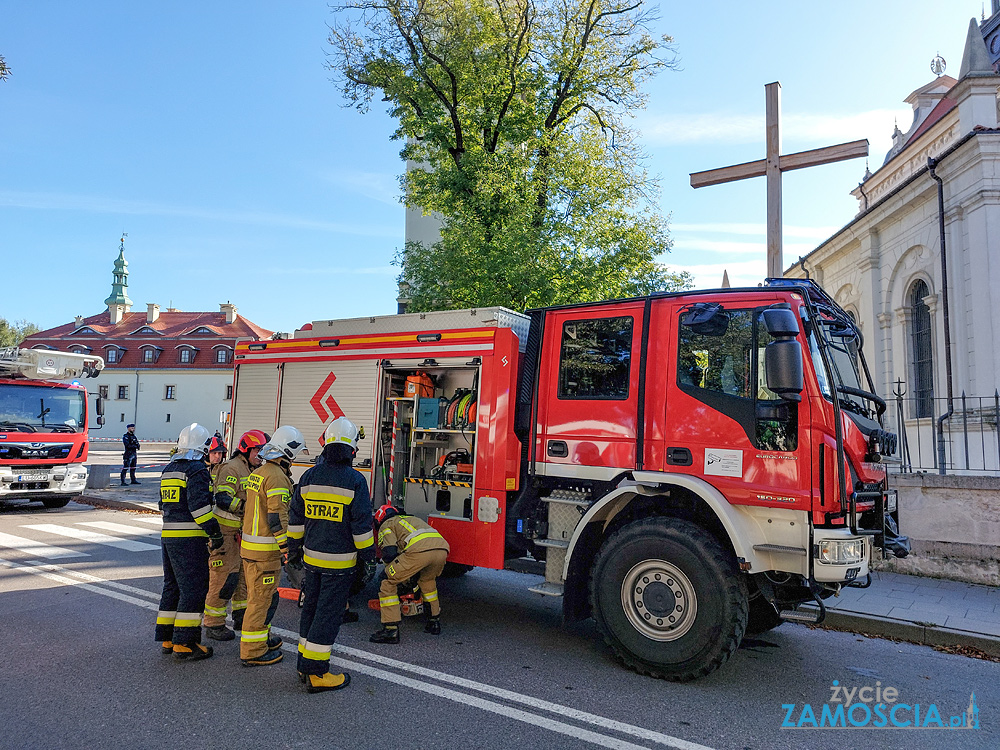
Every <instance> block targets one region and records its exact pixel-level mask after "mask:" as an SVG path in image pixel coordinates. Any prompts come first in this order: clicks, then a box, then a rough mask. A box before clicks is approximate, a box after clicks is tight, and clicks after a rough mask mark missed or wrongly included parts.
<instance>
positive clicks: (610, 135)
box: [330, 0, 690, 310]
mask: <svg viewBox="0 0 1000 750" xmlns="http://www.w3.org/2000/svg"><path fill="white" fill-rule="evenodd" d="M334 12H335V21H334V24H333V25H332V26H331V29H330V43H331V45H332V48H333V51H332V52H331V58H330V68H331V70H333V71H334V73H335V80H336V81H337V83H338V84H339V85H340V86H341V88H342V91H343V94H344V96H345V98H346V100H347V101H348V102H349V103H350V104H351V105H352V106H356V107H357V108H358V109H359V110H361V111H366V110H367V108H368V107H369V105H370V103H371V101H372V99H373V97H375V96H376V95H378V96H379V98H380V99H382V100H383V101H386V102H388V106H389V111H390V113H391V114H392V115H393V117H395V118H396V120H397V121H398V123H399V127H398V129H397V130H396V132H395V134H394V137H395V138H396V139H399V140H402V141H404V143H405V145H404V147H403V149H402V152H401V155H402V157H403V158H404V159H406V160H407V161H408V163H409V164H410V166H411V168H410V169H408V170H407V173H406V174H405V175H404V176H403V177H402V178H401V182H402V187H403V191H404V196H405V198H404V201H405V203H406V205H407V206H409V207H412V208H417V209H419V210H421V211H423V212H424V213H425V214H430V213H433V214H434V215H436V216H437V217H438V218H439V219H440V220H441V238H440V241H439V242H437V243H436V244H434V245H432V246H430V247H427V246H424V245H421V244H419V243H415V242H409V243H407V245H406V247H405V248H404V249H403V250H402V251H401V252H400V253H398V255H397V257H396V263H397V264H399V265H400V266H401V269H402V270H401V273H400V277H399V281H400V284H401V287H402V289H403V294H404V296H407V297H408V298H409V299H410V309H412V310H427V309H440V308H461V307H472V306H483V305H505V306H508V307H512V308H514V309H525V308H528V307H537V306H542V305H550V304H561V303H569V302H577V301H587V300H597V299H608V298H614V297H622V296H632V295H637V294H644V293H647V292H651V291H655V290H661V289H676V288H684V287H686V286H689V285H690V277H689V276H688V275H687V274H685V273H670V272H669V271H668V270H667V268H666V267H665V266H664V265H662V264H661V263H659V262H658V261H657V258H658V257H659V256H660V255H661V254H662V253H664V252H666V251H668V250H669V248H670V244H671V241H670V238H669V235H668V232H667V221H666V219H665V217H663V216H662V215H661V213H660V212H659V210H658V208H657V203H658V197H659V196H658V186H657V184H656V182H655V180H653V179H651V178H650V176H649V175H648V174H647V172H646V170H645V168H644V165H643V162H644V154H643V152H642V149H641V147H640V145H639V143H638V141H637V138H636V134H635V132H634V131H633V130H632V129H631V128H630V127H629V123H628V118H629V117H630V116H631V115H632V113H633V112H635V111H636V110H638V109H641V108H642V107H643V106H644V105H645V94H644V93H643V91H642V85H643V84H644V83H645V82H646V81H647V79H648V78H649V77H650V76H652V75H653V74H654V73H655V72H656V71H657V70H658V69H661V68H664V67H670V66H671V65H672V64H673V62H672V58H670V59H667V56H669V55H670V54H672V53H671V50H670V39H669V38H668V37H661V38H659V39H657V38H654V37H653V36H652V35H651V34H650V33H649V32H648V27H649V25H650V23H651V22H652V21H653V20H654V16H653V14H652V11H650V10H649V9H647V8H645V7H644V3H643V2H642V0H635V1H634V2H620V1H617V0H356V1H354V2H347V3H345V4H343V5H340V6H337V7H335V9H334ZM414 165H416V166H415V168H414Z"/></svg>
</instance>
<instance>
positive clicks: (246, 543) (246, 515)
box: [240, 461, 294, 560]
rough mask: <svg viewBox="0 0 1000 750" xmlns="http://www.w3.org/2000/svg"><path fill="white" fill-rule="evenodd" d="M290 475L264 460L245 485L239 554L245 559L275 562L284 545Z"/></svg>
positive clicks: (289, 495)
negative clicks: (245, 495) (244, 504)
mask: <svg viewBox="0 0 1000 750" xmlns="http://www.w3.org/2000/svg"><path fill="white" fill-rule="evenodd" d="M293 486H294V483H293V482H292V478H291V475H290V474H289V473H288V471H287V469H285V468H283V467H282V466H281V465H280V464H278V463H277V462H274V461H265V462H264V464H263V465H262V466H261V467H260V468H258V469H255V470H254V471H253V473H252V474H250V476H249V477H247V482H246V488H247V489H246V493H247V504H246V508H245V509H244V511H243V539H242V541H241V542H240V554H241V555H242V556H243V557H245V558H246V559H248V560H276V559H278V558H279V557H281V548H282V547H284V546H285V545H286V544H287V538H286V533H287V532H286V529H287V528H288V498H289V497H291V494H292V487H293Z"/></svg>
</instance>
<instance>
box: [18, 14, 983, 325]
mask: <svg viewBox="0 0 1000 750" xmlns="http://www.w3.org/2000/svg"><path fill="white" fill-rule="evenodd" d="M986 5H987V6H988V5H989V3H986ZM982 7H983V3H982V0H974V1H971V0H950V1H949V2H946V3H943V2H940V0H934V1H930V0H911V1H910V2H903V1H902V0H876V2H871V0H869V1H868V2H854V1H853V0H846V1H843V2H839V3H803V2H801V0H799V1H798V2H769V3H746V2H729V1H726V2H715V3H710V4H706V5H704V6H702V5H701V4H700V3H679V2H663V3H660V5H659V8H660V16H661V19H660V21H659V22H658V23H657V26H656V28H655V31H657V32H658V33H668V34H670V35H672V36H673V37H674V39H675V44H676V49H677V53H678V56H679V60H678V62H679V68H678V69H677V70H674V71H664V72H663V73H661V74H660V75H659V76H658V77H657V78H656V79H655V80H654V81H653V82H652V83H651V84H650V85H649V86H648V91H649V95H650V96H649V106H648V108H647V110H646V111H644V112H641V113H637V117H636V120H635V124H636V126H637V127H638V128H639V129H640V130H641V132H642V140H643V143H644V145H645V147H646V150H647V152H648V155H649V161H648V167H649V169H650V171H651V172H652V173H653V174H654V175H657V176H659V179H660V183H661V189H662V208H663V211H664V213H667V214H669V215H670V216H671V227H672V236H673V238H674V241H675V246H674V250H673V252H671V253H670V254H668V255H667V256H666V257H665V258H664V260H665V262H666V263H667V264H668V265H670V266H671V267H673V268H678V269H679V268H685V269H687V270H690V271H691V272H692V273H693V274H694V275H695V279H696V281H697V282H698V285H699V286H718V285H719V283H720V281H721V278H722V270H723V269H728V271H729V276H730V278H731V280H732V281H733V283H734V284H756V283H757V282H758V281H760V280H761V279H762V278H763V276H764V272H765V252H764V224H765V194H764V180H763V179H762V178H758V179H754V180H747V181H744V182H741V183H734V184H728V185H718V186H713V187H708V188H701V189H699V190H697V191H696V190H693V189H692V188H691V187H690V185H689V181H688V180H689V177H688V174H689V173H690V172H695V171H701V170H705V169H712V168H714V167H719V166H725V165H728V164H735V163H739V162H744V161H752V160H755V159H760V158H763V156H764V84H766V83H768V82H770V81H776V80H777V81H780V82H781V84H782V115H783V148H784V151H785V152H794V151H800V150H805V149H811V148H818V147H821V146H826V145H831V144H834V143H839V142H842V141H848V140H854V139H858V138H867V139H868V140H869V141H870V143H871V156H870V163H871V168H872V171H874V170H875V168H876V167H877V166H879V165H881V163H882V160H883V158H884V156H885V153H886V151H887V150H888V148H889V145H890V136H891V133H892V129H893V124H894V120H898V122H899V127H900V129H902V130H903V131H905V130H907V129H908V127H909V125H910V120H911V113H910V107H909V105H907V104H905V103H903V101H902V100H903V99H904V98H905V97H906V96H907V95H908V94H909V93H910V92H911V91H913V90H914V89H916V88H918V87H920V86H922V85H924V84H925V83H928V82H930V81H931V80H932V79H933V77H934V76H933V73H931V71H930V67H929V65H930V61H931V59H932V58H933V57H934V55H935V54H937V53H940V54H941V55H942V56H943V57H944V58H945V59H946V60H947V63H948V73H949V74H950V75H952V76H955V77H957V74H958V70H959V66H960V63H961V57H962V50H963V46H964V43H965V38H966V34H967V31H968V24H969V19H970V18H972V17H975V18H976V19H977V20H978V19H979V18H980V15H981V12H982ZM0 19H2V20H0V54H2V55H3V56H4V57H5V59H6V61H7V64H8V65H9V66H10V68H11V70H12V71H13V75H12V76H11V78H10V79H9V80H8V81H6V82H5V83H0V258H2V268H3V279H4V294H3V295H2V296H0V316H2V317H6V318H8V319H27V320H29V321H32V322H34V323H36V324H38V325H40V326H41V327H43V328H48V327H51V326H55V325H60V324H62V323H68V322H70V321H72V319H73V316H74V315H92V314H95V313H97V312H100V311H101V310H102V309H103V308H104V305H103V300H104V299H105V297H107V295H108V293H109V292H110V288H111V268H112V264H113V262H114V259H115V257H116V256H117V250H118V238H119V237H120V235H121V233H122V232H123V231H124V232H127V233H128V238H127V239H126V257H127V258H128V261H129V271H130V275H129V290H128V291H129V296H130V297H131V298H132V300H133V302H134V303H135V308H134V309H135V310H145V305H146V303H149V302H155V303H157V304H159V305H161V307H163V308H166V307H167V306H168V305H173V306H174V307H176V308H179V309H182V310H187V311H195V310H218V304H219V303H220V302H226V301H232V302H233V303H235V304H236V305H237V306H238V307H239V311H240V314H242V315H244V316H246V317H248V318H249V319H250V320H252V321H254V322H256V323H258V324H260V325H262V326H264V327H267V328H271V329H274V330H280V331H290V330H293V329H295V328H298V327H300V326H301V325H302V324H303V323H305V322H308V321H310V320H315V319H323V318H339V317H352V316H360V315H380V314H388V313H392V312H395V296H396V293H395V276H396V273H397V270H398V269H396V268H395V267H394V266H392V265H391V261H392V258H393V255H394V253H395V251H396V250H397V249H398V248H399V247H400V246H401V245H402V244H403V208H402V207H401V206H400V205H399V203H398V182H397V178H398V174H399V172H400V171H401V168H402V164H401V162H400V160H399V157H398V152H399V144H398V143H396V142H394V141H390V140H389V135H390V134H391V132H392V130H393V124H392V122H391V121H390V120H389V118H388V117H387V116H386V115H385V113H384V112H383V111H382V109H381V108H380V107H379V106H373V108H372V110H371V111H370V112H369V113H368V114H365V115H362V114H359V113H357V112H356V111H354V110H351V109H345V108H344V107H343V106H342V101H341V99H340V96H339V92H338V90H337V88H336V87H335V86H334V84H332V83H331V82H330V80H329V78H330V72H329V71H328V70H326V69H325V67H324V65H325V62H326V57H325V52H326V49H327V44H326V32H327V28H326V25H327V23H328V22H330V20H331V15H330V9H329V6H328V4H327V3H326V2H321V1H318V0H298V1H297V2H277V1H276V0H272V2H257V1H255V0H247V1H244V2H239V3H237V2H232V1H231V0H226V1H218V2H199V3H193V2H188V1H187V0H176V2H173V3H137V2H109V1H107V0H94V1H93V2H90V3H80V2H74V1H70V0H38V1H37V2H24V0H0ZM377 104H378V102H376V105H377ZM864 169H865V164H864V160H863V159H858V160H854V161H849V162H843V163H840V164H834V165H826V166H821V167H815V168H812V169H806V170H800V171H796V172H791V173H788V174H786V175H785V177H784V244H785V261H786V265H788V264H789V263H791V262H792V261H794V260H795V259H796V258H797V257H798V256H799V255H803V254H805V253H807V252H808V251H809V250H811V249H812V248H814V247H815V246H816V245H817V244H819V242H821V241H822V240H823V239H825V238H826V237H828V236H829V235H830V234H831V233H832V232H834V231H835V230H836V229H838V228H840V227H841V226H843V225H844V224H846V223H847V222H849V221H850V220H851V218H852V217H853V216H854V215H855V213H856V211H857V203H856V201H855V199H854V198H853V197H851V196H850V194H849V193H850V190H851V189H853V188H854V187H855V186H856V185H857V184H858V182H859V181H860V179H861V177H862V175H863V173H864Z"/></svg>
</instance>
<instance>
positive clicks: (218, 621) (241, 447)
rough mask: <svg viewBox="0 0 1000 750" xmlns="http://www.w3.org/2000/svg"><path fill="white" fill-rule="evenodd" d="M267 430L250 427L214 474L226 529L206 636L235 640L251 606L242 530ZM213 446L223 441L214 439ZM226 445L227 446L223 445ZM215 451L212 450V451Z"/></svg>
mask: <svg viewBox="0 0 1000 750" xmlns="http://www.w3.org/2000/svg"><path fill="white" fill-rule="evenodd" d="M269 439H270V438H269V437H268V436H267V433H264V432H261V431H260V430H250V431H249V432H245V433H243V436H242V437H241V438H240V441H239V443H237V445H236V450H235V451H233V455H232V456H231V457H230V459H229V460H228V461H226V462H225V463H224V464H222V465H221V466H220V467H219V469H218V470H217V472H215V473H213V477H215V482H214V484H213V487H212V492H213V495H214V498H215V517H216V519H217V520H218V522H219V526H220V527H221V528H222V536H223V537H224V538H225V544H223V545H222V548H221V549H219V550H216V551H215V552H213V553H212V554H211V555H210V556H209V559H208V597H207V598H206V600H205V635H207V636H208V637H209V638H211V639H213V640H216V641H231V640H233V638H235V637H236V635H238V634H240V633H241V632H242V631H243V615H244V613H245V612H246V609H247V586H246V581H245V580H244V579H243V569H242V559H241V557H240V530H241V528H242V526H243V508H244V506H245V505H246V500H247V478H248V477H249V476H250V474H251V473H252V472H253V470H254V469H256V468H257V467H258V466H260V463H261V462H260V458H259V456H258V454H259V453H260V449H261V447H262V446H263V445H264V444H265V443H266V442H267V441H268V440H269ZM212 441H213V445H214V444H215V442H218V443H219V444H220V446H221V444H222V441H221V440H219V439H218V438H212ZM223 447H224V446H223ZM209 453H210V454H211V451H210V452H209ZM228 603H231V604H232V609H233V630H235V631H236V632H235V633H234V632H233V630H230V629H229V628H227V627H226V605H227V604H228Z"/></svg>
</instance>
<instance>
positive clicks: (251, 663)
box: [242, 649, 285, 667]
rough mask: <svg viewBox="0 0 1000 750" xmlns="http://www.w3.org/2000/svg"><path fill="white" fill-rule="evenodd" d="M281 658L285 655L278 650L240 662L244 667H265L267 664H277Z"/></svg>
mask: <svg viewBox="0 0 1000 750" xmlns="http://www.w3.org/2000/svg"><path fill="white" fill-rule="evenodd" d="M283 658H285V655H284V654H283V653H281V652H280V651H278V649H271V650H270V651H267V652H265V653H263V654H261V655H260V656H257V657H254V658H253V659H243V660H242V661H243V666H244V667H266V666H267V665H269V664H277V663H278V662H279V661H281V660H282V659H283Z"/></svg>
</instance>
